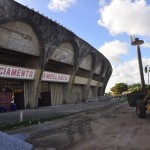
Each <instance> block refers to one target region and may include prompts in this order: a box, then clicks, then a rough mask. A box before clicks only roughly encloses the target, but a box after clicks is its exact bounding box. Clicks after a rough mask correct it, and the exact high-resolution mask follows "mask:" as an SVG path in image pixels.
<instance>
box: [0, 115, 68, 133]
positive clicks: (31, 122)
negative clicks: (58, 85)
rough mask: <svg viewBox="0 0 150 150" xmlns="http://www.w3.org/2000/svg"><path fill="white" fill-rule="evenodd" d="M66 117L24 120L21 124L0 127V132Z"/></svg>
mask: <svg viewBox="0 0 150 150" xmlns="http://www.w3.org/2000/svg"><path fill="white" fill-rule="evenodd" d="M70 115H71V114H70ZM66 116H69V115H59V116H54V117H50V118H43V119H38V120H24V121H22V122H16V123H14V124H12V125H10V124H8V125H0V131H9V130H14V129H17V128H21V127H28V126H31V125H36V124H40V123H43V122H46V121H53V120H57V119H63V118H64V117H66Z"/></svg>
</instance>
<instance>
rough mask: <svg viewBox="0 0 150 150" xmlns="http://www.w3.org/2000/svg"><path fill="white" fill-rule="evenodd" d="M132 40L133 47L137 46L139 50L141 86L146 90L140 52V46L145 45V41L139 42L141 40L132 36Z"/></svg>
mask: <svg viewBox="0 0 150 150" xmlns="http://www.w3.org/2000/svg"><path fill="white" fill-rule="evenodd" d="M130 39H131V45H134V46H136V49H137V56H138V63H139V70H140V78H141V85H142V89H145V81H144V75H143V66H142V59H141V51H140V45H141V44H143V43H144V41H143V40H139V38H135V36H134V35H131V36H130Z"/></svg>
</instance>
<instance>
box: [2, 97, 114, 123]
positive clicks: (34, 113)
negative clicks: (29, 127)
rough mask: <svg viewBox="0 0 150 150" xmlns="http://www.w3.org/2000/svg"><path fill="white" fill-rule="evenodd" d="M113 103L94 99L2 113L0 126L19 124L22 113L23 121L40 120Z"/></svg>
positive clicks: (108, 100) (107, 100)
mask: <svg viewBox="0 0 150 150" xmlns="http://www.w3.org/2000/svg"><path fill="white" fill-rule="evenodd" d="M111 103H114V101H113V100H110V99H107V98H105V99H100V98H94V99H93V101H90V102H86V103H79V104H66V105H57V106H47V107H39V108H38V109H24V110H17V111H14V112H6V113H0V124H1V125H2V124H14V123H16V122H19V121H20V119H21V113H22V114H23V115H22V116H23V117H22V118H23V120H38V119H45V118H50V117H54V116H58V115H68V114H74V113H77V112H82V111H85V110H90V109H94V108H99V107H102V106H105V105H108V104H111Z"/></svg>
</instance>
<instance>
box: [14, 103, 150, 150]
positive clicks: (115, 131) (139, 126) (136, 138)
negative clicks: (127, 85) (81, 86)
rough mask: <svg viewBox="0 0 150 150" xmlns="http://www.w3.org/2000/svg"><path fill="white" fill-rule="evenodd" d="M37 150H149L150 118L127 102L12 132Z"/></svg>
mask: <svg viewBox="0 0 150 150" xmlns="http://www.w3.org/2000/svg"><path fill="white" fill-rule="evenodd" d="M12 133H22V134H27V135H29V138H28V139H27V142H29V143H31V144H33V145H34V149H37V150H150V114H147V118H146V119H139V118H137V116H136V113H135V108H131V107H129V106H128V104H127V102H122V103H119V104H112V105H109V106H105V107H101V108H99V109H95V110H91V111H86V112H82V113H79V114H75V115H73V116H69V117H66V118H64V119H61V120H56V121H52V122H45V123H44V124H39V125H35V126H31V127H27V128H22V129H18V130H15V131H13V132H12Z"/></svg>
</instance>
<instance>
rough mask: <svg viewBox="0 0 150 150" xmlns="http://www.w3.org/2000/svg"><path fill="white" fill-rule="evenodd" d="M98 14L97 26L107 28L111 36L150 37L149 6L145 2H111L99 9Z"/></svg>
mask: <svg viewBox="0 0 150 150" xmlns="http://www.w3.org/2000/svg"><path fill="white" fill-rule="evenodd" d="M100 1H101V0H99V2H100ZM99 12H100V15H101V18H100V19H99V21H98V24H99V25H101V26H103V27H105V28H107V29H108V30H109V32H110V33H111V34H112V35H115V34H119V33H127V34H129V35H131V34H137V35H143V36H145V35H148V36H149V35H150V27H149V25H150V15H149V14H150V5H148V4H147V3H146V0H112V1H111V2H110V3H109V4H105V5H104V6H102V7H100V10H99Z"/></svg>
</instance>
